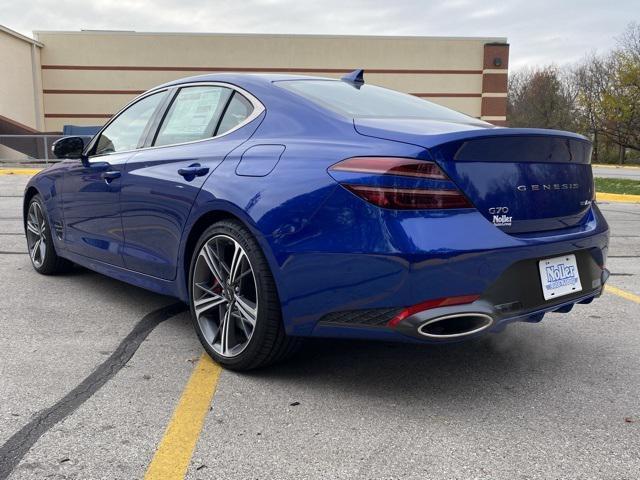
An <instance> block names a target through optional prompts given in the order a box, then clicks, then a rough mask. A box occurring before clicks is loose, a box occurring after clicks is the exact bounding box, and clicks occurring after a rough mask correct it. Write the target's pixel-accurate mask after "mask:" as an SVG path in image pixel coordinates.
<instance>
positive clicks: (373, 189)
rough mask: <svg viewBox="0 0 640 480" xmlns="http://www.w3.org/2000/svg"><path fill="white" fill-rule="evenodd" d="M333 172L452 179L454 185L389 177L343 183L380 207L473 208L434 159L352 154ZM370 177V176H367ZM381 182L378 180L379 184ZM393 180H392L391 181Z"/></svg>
mask: <svg viewBox="0 0 640 480" xmlns="http://www.w3.org/2000/svg"><path fill="white" fill-rule="evenodd" d="M329 170H330V171H332V172H347V173H362V174H367V175H382V176H399V177H412V178H414V179H416V180H418V179H428V180H441V181H445V182H449V183H450V184H451V186H452V187H453V188H451V189H447V188H446V187H447V186H448V185H445V186H444V187H445V188H442V187H440V188H425V187H422V186H418V185H416V187H417V188H406V185H405V184H406V181H405V182H404V183H405V184H403V185H402V186H395V185H393V184H391V185H389V183H390V182H389V180H386V181H383V182H375V183H376V184H371V182H370V181H367V183H366V184H361V183H353V182H349V181H348V180H346V181H342V186H343V187H345V188H346V189H347V190H349V191H350V192H351V193H353V194H355V195H357V196H358V197H360V198H362V199H364V200H366V201H367V202H369V203H372V204H374V205H376V206H378V207H382V208H389V209H393V210H431V209H449V208H473V205H472V204H471V202H469V200H468V199H467V197H465V196H464V195H463V194H462V193H461V192H460V191H459V190H458V189H457V188H456V187H455V185H453V183H452V182H451V180H450V179H449V178H448V177H447V176H446V175H445V173H444V172H443V171H442V170H441V169H440V167H439V166H438V165H437V164H435V163H434V162H429V161H426V160H416V159H414V158H400V157H353V158H348V159H346V160H343V161H342V162H340V163H337V164H335V165H333V166H332V167H331V168H330V169H329ZM367 180H370V179H369V178H367ZM378 183H379V184H378ZM391 183H392V182H391Z"/></svg>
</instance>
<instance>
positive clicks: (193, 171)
mask: <svg viewBox="0 0 640 480" xmlns="http://www.w3.org/2000/svg"><path fill="white" fill-rule="evenodd" d="M207 173H209V167H203V166H201V165H200V164H199V163H194V164H193V165H189V166H188V167H186V168H181V169H179V170H178V175H181V176H183V177H184V178H185V180H187V181H191V180H193V179H194V178H195V177H202V176H204V175H206V174H207Z"/></svg>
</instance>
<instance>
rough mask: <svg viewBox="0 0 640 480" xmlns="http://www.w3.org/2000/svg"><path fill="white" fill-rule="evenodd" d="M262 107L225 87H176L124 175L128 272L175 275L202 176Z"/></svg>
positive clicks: (245, 132)
mask: <svg viewBox="0 0 640 480" xmlns="http://www.w3.org/2000/svg"><path fill="white" fill-rule="evenodd" d="M263 110H264V107H263V106H262V105H261V104H260V103H259V102H258V100H257V99H255V98H254V97H252V96H251V95H250V94H248V93H247V92H240V91H238V90H236V88H235V87H232V86H230V85H224V84H203V83H198V84H190V85H181V86H179V87H178V88H176V89H175V91H174V92H173V96H172V100H171V101H170V103H169V105H168V107H167V109H166V113H165V114H164V116H163V117H162V118H160V117H159V121H158V122H157V126H154V128H152V130H151V131H150V132H149V134H148V138H147V141H146V146H147V148H144V149H142V150H141V151H139V152H137V153H136V154H135V155H133V156H132V157H131V158H130V159H129V160H128V161H127V164H126V166H125V171H124V172H123V176H122V187H121V188H122V190H121V194H120V195H121V205H122V225H123V228H124V235H125V239H126V240H125V245H124V249H123V258H124V264H125V266H126V267H127V268H128V269H131V270H134V271H137V272H142V273H145V274H148V275H152V276H154V277H159V278H163V279H169V280H170V279H173V278H174V277H175V275H176V266H177V261H178V249H179V245H180V239H181V236H182V232H183V229H184V225H185V223H186V221H187V218H188V216H189V212H190V210H191V207H192V205H193V203H194V201H195V198H196V196H197V194H198V192H199V191H200V189H201V188H202V185H203V184H204V182H205V180H206V179H207V177H208V176H209V175H210V174H211V173H212V172H213V171H214V170H215V168H216V167H217V166H218V165H219V164H220V163H221V162H222V161H223V160H224V158H225V157H226V156H227V154H228V153H229V152H231V151H232V150H233V149H235V148H236V147H237V146H238V145H240V144H241V143H243V142H244V141H246V140H247V139H248V138H249V137H250V136H251V135H252V134H253V132H254V131H255V128H256V127H257V124H258V122H253V126H251V125H250V123H252V122H251V121H252V120H253V119H255V118H256V117H257V116H258V115H259V114H260V113H261V112H262V111H263Z"/></svg>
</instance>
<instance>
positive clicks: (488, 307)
mask: <svg viewBox="0 0 640 480" xmlns="http://www.w3.org/2000/svg"><path fill="white" fill-rule="evenodd" d="M576 256H578V258H579V260H578V267H579V268H583V269H582V270H581V271H580V279H581V281H584V282H588V283H585V284H584V285H589V286H590V288H588V289H585V290H583V291H581V292H579V293H576V294H574V295H567V296H565V297H560V298H558V299H556V300H554V301H545V300H544V298H543V296H542V289H541V288H540V287H539V285H533V283H535V282H531V281H530V280H531V279H535V278H536V277H535V276H533V275H531V272H529V271H528V270H530V264H535V263H537V262H535V261H528V260H527V261H523V262H518V264H516V265H514V266H513V267H512V268H510V269H508V270H507V271H506V272H505V274H503V275H502V276H501V277H500V279H499V280H498V281H497V282H496V283H495V284H494V285H492V286H491V287H490V289H489V290H488V291H487V292H485V293H484V294H483V295H482V296H481V297H480V298H479V299H478V300H476V301H475V302H473V303H469V304H466V305H457V306H452V307H442V308H434V309H430V310H425V311H423V312H419V313H416V314H415V315H411V316H410V317H407V318H406V319H405V320H403V321H402V322H400V323H399V324H398V325H397V327H396V330H397V332H398V333H401V334H404V335H407V336H409V337H414V338H417V339H420V340H426V341H432V342H446V341H457V340H464V339H467V338H471V337H473V336H477V335H479V334H481V333H487V332H499V331H502V330H503V329H504V328H505V327H506V326H507V325H508V324H509V323H513V322H540V321H541V320H542V319H543V317H544V315H545V314H546V313H549V312H560V313H568V312H570V311H571V310H572V308H573V306H574V305H575V304H577V303H582V304H586V303H591V302H592V301H593V299H595V298H597V297H599V296H600V295H601V294H602V290H603V288H604V285H605V283H606V281H607V279H608V278H609V271H608V270H607V269H606V268H605V269H601V268H599V267H597V265H594V266H593V267H594V268H589V269H588V270H587V268H584V267H586V266H587V265H586V264H588V263H589V262H590V259H589V257H588V254H587V252H576ZM580 259H581V260H580ZM533 273H534V274H535V273H537V272H533ZM517 274H522V277H520V278H522V280H523V281H518V280H517V278H516V275H517ZM454 315H455V316H462V315H465V316H466V315H481V316H484V317H486V318H487V319H490V322H488V323H487V324H486V325H485V326H484V328H482V329H478V330H477V331H475V332H474V333H470V334H460V335H456V336H450V337H443V338H436V337H434V336H429V337H425V334H424V331H423V330H422V328H423V326H425V325H428V324H429V323H431V322H434V321H437V320H438V319H441V318H447V317H450V316H454Z"/></svg>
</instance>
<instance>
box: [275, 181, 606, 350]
mask: <svg viewBox="0 0 640 480" xmlns="http://www.w3.org/2000/svg"><path fill="white" fill-rule="evenodd" d="M347 195H350V194H348V193H347ZM339 200H340V208H342V209H344V208H345V204H348V203H349V199H348V198H344V197H341V198H340V199H339ZM356 200H357V201H358V202H360V203H364V202H361V201H360V200H359V199H356ZM337 203H338V202H337V201H336V204H337ZM337 208H338V207H337V206H336V207H335V208H334V207H332V208H330V209H329V208H327V210H328V211H330V212H331V213H332V215H331V218H328V214H327V217H325V218H327V220H326V222H327V224H333V225H332V228H331V229H328V228H327V229H323V230H322V231H318V230H316V231H313V232H310V233H313V235H309V236H308V237H307V238H308V240H307V239H306V238H301V237H298V238H297V240H298V241H297V242H296V244H295V245H291V247H292V248H291V250H289V249H287V250H288V251H286V252H284V253H283V252H278V253H277V255H278V256H280V258H282V259H283V260H282V263H281V264H280V268H279V271H277V273H276V277H277V282H278V285H279V291H280V296H281V303H282V309H283V317H284V322H285V327H286V329H287V333H288V334H290V335H301V336H322V337H348V338H363V339H364V338H366V339H381V340H404V341H422V342H424V341H428V339H425V338H422V337H420V336H418V335H416V334H415V332H413V331H411V330H412V328H413V327H414V326H415V325H410V324H409V323H407V324H403V325H397V326H396V327H395V328H389V327H388V326H387V323H388V321H389V320H390V319H392V318H393V317H395V316H396V315H397V314H398V313H399V312H401V311H402V310H403V309H405V308H407V307H410V306H413V305H416V304H420V303H422V302H425V301H428V300H432V299H439V298H444V297H453V296H468V295H475V296H479V297H480V298H479V300H478V302H480V303H478V305H480V306H482V307H483V312H486V313H487V314H491V316H492V319H493V321H492V324H491V326H490V328H487V329H485V330H484V331H485V332H486V331H498V330H500V329H501V328H503V326H504V325H506V324H508V323H510V322H512V321H539V320H540V319H541V317H542V315H543V314H544V313H545V312H548V311H554V310H556V311H564V310H567V309H568V308H569V307H568V306H567V305H569V306H570V305H573V304H575V303H578V302H583V303H586V302H588V301H590V300H591V299H592V298H595V297H597V296H598V295H599V294H600V293H601V289H602V282H603V272H605V270H604V265H605V263H606V256H607V251H608V243H609V230H608V226H607V223H606V221H605V220H604V218H603V217H602V215H601V213H600V212H599V210H598V209H597V206H594V207H593V208H592V210H591V212H590V213H589V216H588V219H587V221H586V222H585V223H584V224H583V225H582V226H581V227H580V228H577V229H575V228H574V229H568V230H565V231H555V232H550V233H548V234H540V235H537V236H534V235H526V236H524V235H523V236H514V235H507V234H505V233H503V232H501V231H500V230H499V229H498V228H496V227H495V226H494V225H492V224H491V223H490V222H488V221H487V220H486V219H485V218H483V217H482V216H481V215H480V214H479V213H478V212H468V211H467V212H461V213H460V214H455V213H454V212H451V213H447V214H446V215H440V216H437V215H435V216H431V217H429V218H425V217H420V216H418V215H417V214H416V213H412V212H404V213H403V212H381V210H380V209H376V211H375V214H376V217H375V218H371V221H369V220H368V219H367V220H366V221H364V220H363V221H360V222H359V223H354V222H353V221H351V220H352V218H351V217H347V216H345V215H344V214H343V215H342V216H340V215H339V214H336V209H337ZM373 213H374V212H371V215H373ZM363 216H364V215H358V216H357V217H363ZM316 218H317V217H316ZM346 220H348V221H349V223H348V224H345V221H346ZM280 247H282V245H280ZM570 253H573V254H576V256H577V260H578V261H579V267H580V268H579V269H580V274H581V284H582V287H583V290H582V291H581V292H580V293H579V294H577V295H568V296H565V297H561V298H559V299H557V300H555V301H554V302H545V301H544V299H543V298H542V291H541V288H542V287H541V284H540V275H539V271H538V268H537V262H538V261H539V260H541V259H544V258H551V257H555V256H559V255H565V254H570ZM604 275H605V276H606V273H604ZM450 311H451V312H455V311H456V310H450ZM448 312H449V311H448ZM405 327H406V328H405Z"/></svg>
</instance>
